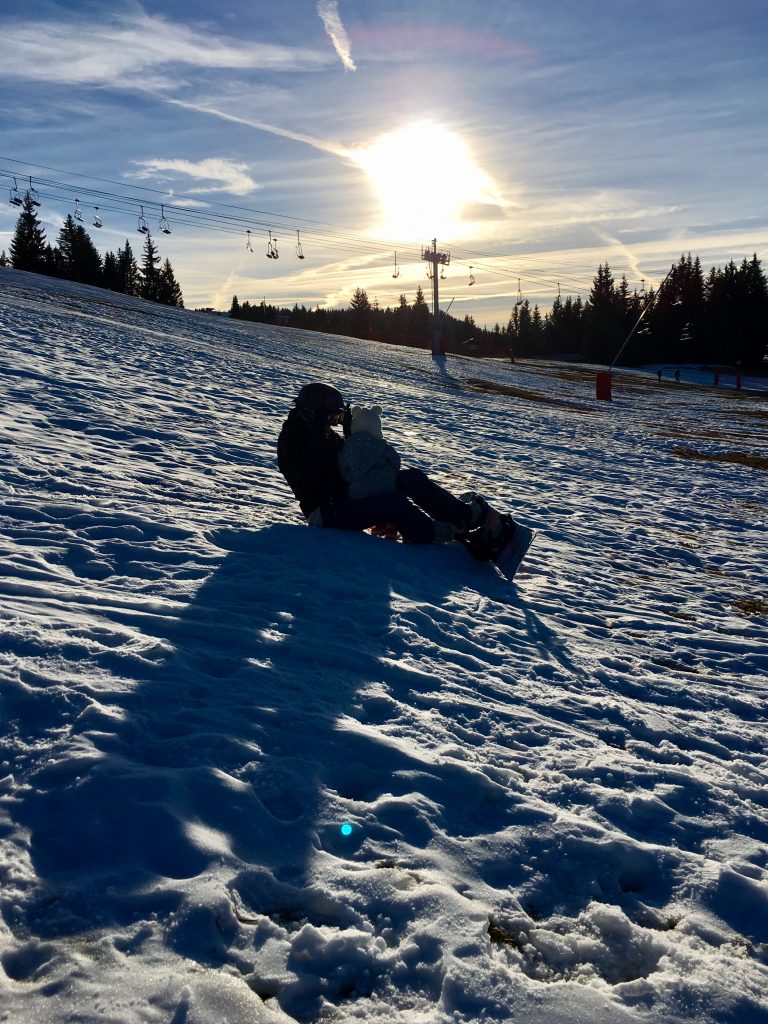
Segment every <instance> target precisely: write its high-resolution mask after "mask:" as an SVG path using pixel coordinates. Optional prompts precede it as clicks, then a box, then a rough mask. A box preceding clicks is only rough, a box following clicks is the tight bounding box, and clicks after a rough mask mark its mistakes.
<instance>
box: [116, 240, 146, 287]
mask: <svg viewBox="0 0 768 1024" xmlns="http://www.w3.org/2000/svg"><path fill="white" fill-rule="evenodd" d="M140 284H141V277H140V275H139V268H138V265H137V263H136V257H135V256H134V255H133V250H132V249H131V243H130V242H129V241H128V239H127V238H126V240H125V248H124V249H118V250H117V287H116V288H115V291H118V292H122V294H123V295H138V294H139V287H140Z"/></svg>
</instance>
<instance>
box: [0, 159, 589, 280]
mask: <svg viewBox="0 0 768 1024" xmlns="http://www.w3.org/2000/svg"><path fill="white" fill-rule="evenodd" d="M0 160H7V161H8V162H11V163H21V161H17V160H14V159H13V158H8V157H0ZM26 166H33V165H29V164H27V165H26ZM34 166H43V167H44V169H52V170H56V168H47V167H45V165H34ZM61 173H74V174H75V176H77V177H82V178H87V177H88V176H86V175H80V174H77V173H76V172H61ZM0 174H6V175H8V177H9V178H11V179H12V178H13V174H12V172H11V171H5V170H4V169H0ZM36 180H37V181H38V183H39V184H41V185H42V184H43V183H44V179H36ZM89 180H92V181H99V182H104V183H108V184H120V185H121V186H122V187H127V188H128V189H130V190H131V191H142V192H150V193H153V194H157V195H162V196H164V197H166V196H167V197H168V198H169V199H170V200H171V201H172V202H173V201H174V200H178V199H182V198H184V196H183V195H182V194H179V195H174V194H172V193H167V192H163V191H161V190H159V189H150V188H147V187H145V186H132V185H128V186H126V185H125V183H117V182H113V181H111V180H110V179H101V178H94V177H90V179H89ZM30 183H31V179H30ZM45 184H46V185H50V186H52V187H54V188H56V189H59V190H64V191H65V192H66V191H68V192H70V193H71V192H74V191H78V192H82V193H83V194H85V192H86V190H85V189H83V188H82V187H76V186H72V185H69V184H67V183H65V182H59V181H50V182H48V181H47V179H46V180H45ZM87 191H88V194H89V195H91V196H93V197H94V198H96V197H100V198H102V199H105V198H108V199H110V200H112V201H113V202H117V203H120V204H123V207H124V208H125V206H131V205H133V209H134V210H135V202H136V201H135V199H132V198H131V197H130V196H124V195H118V194H116V193H110V192H105V191H101V190H97V189H90V188H89V189H88V190H87ZM102 205H104V204H102ZM145 205H147V206H148V207H160V210H161V216H162V215H163V214H164V204H161V203H159V202H156V201H154V200H147V203H146V204H145ZM211 206H213V207H214V209H210V207H209V208H208V209H206V210H203V211H200V210H185V209H184V207H174V219H176V220H177V222H178V223H181V224H185V225H187V226H195V227H204V228H205V229H207V230H212V229H215V228H216V227H219V226H220V225H221V224H230V225H231V228H232V230H234V231H236V232H237V233H239V232H241V231H242V224H243V221H244V220H245V218H242V217H240V216H236V215H233V214H221V213H218V212H216V209H215V208H216V207H219V208H221V209H226V210H236V211H243V212H249V213H251V214H253V213H256V212H258V213H260V214H261V215H263V216H265V217H268V218H269V220H268V221H263V222H260V223H263V224H264V225H265V226H266V224H267V223H269V224H271V225H272V226H273V227H274V228H276V229H278V228H283V229H284V230H285V229H288V228H287V224H286V223H285V222H286V221H288V222H292V223H293V224H295V223H310V224H315V225H319V226H322V225H323V224H324V223H325V222H321V221H309V220H307V219H306V218H289V217H285V216H284V215H274V214H266V213H265V212H264V211H248V210H247V208H245V207H238V206H234V205H233V204H211ZM104 208H105V209H106V208H107V206H106V205H104ZM112 210H113V212H115V208H114V207H113V208H112ZM116 212H120V210H119V209H118V210H117V211H116ZM123 212H127V210H125V209H124V211H123ZM249 220H250V222H251V223H257V222H256V221H254V220H253V219H252V218H249ZM278 222H281V223H278ZM235 225H238V226H237V227H235ZM292 229H295V228H292ZM295 230H297V231H298V229H295ZM304 230H305V232H307V231H308V229H307V228H305V229H304ZM310 230H311V233H312V235H313V237H315V238H316V239H317V240H318V241H319V242H322V243H323V244H324V245H328V246H333V247H334V248H344V247H345V246H346V248H347V249H348V248H349V246H350V244H351V243H355V245H354V247H355V250H356V251H358V252H361V253H364V254H367V255H378V254H381V252H382V244H380V243H378V240H377V241H376V242H374V241H372V240H371V239H370V238H367V239H365V240H364V241H362V240H359V238H358V237H357V236H354V235H351V234H347V233H346V232H340V231H334V230H331V231H320V230H317V229H310ZM361 243H362V244H361ZM408 248H410V246H408V247H406V249H408ZM454 251H455V252H459V253H460V252H467V253H471V252H472V250H454ZM413 253H414V256H413V258H414V259H415V258H416V249H415V248H413ZM478 255H481V254H479V253H478ZM482 256H483V258H485V259H488V260H492V261H494V264H495V265H480V264H473V266H477V267H478V269H482V270H483V272H484V273H487V274H492V275H493V276H495V277H502V278H507V279H508V278H510V277H513V278H514V277H515V276H518V275H517V274H516V273H515V270H517V269H518V268H519V266H520V265H521V264H526V262H527V261H526V256H525V255H524V254H520V255H518V256H510V255H509V254H500V253H483V254H482ZM550 259H552V260H553V261H554V260H555V259H557V258H556V257H551V258H550ZM511 260H514V262H515V263H516V264H517V265H518V266H517V267H509V266H507V265H505V263H506V261H511ZM544 260H545V257H542V256H539V255H537V262H544ZM559 266H560V267H561V268H562V263H560V264H559ZM588 274H589V281H586V280H579V281H576V280H575V279H569V278H566V277H565V275H563V274H562V273H561V275H560V278H561V281H562V282H563V283H567V284H569V285H570V286H572V287H575V288H577V290H579V291H587V292H588V291H589V290H590V288H591V281H592V279H593V270H592V267H591V266H590V268H589V270H588ZM524 276H525V277H526V278H528V279H531V280H535V281H536V283H537V284H552V285H553V287H554V285H555V284H556V281H555V279H554V278H548V277H547V276H546V273H545V272H544V271H542V270H540V269H539V268H537V267H530V265H527V266H526V267H525V274H524Z"/></svg>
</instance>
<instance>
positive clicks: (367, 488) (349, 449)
mask: <svg viewBox="0 0 768 1024" xmlns="http://www.w3.org/2000/svg"><path fill="white" fill-rule="evenodd" d="M350 431H351V433H350V436H349V437H348V438H347V440H346V441H345V443H344V447H343V448H342V450H341V454H340V455H339V470H340V471H341V475H342V476H343V477H344V479H345V480H346V481H347V484H348V485H349V496H350V498H368V497H369V496H370V495H372V494H384V493H385V492H387V491H394V490H395V489H396V483H395V481H396V477H397V473H398V471H399V469H400V456H399V455H398V454H397V452H396V451H395V449H394V448H393V447H392V445H391V444H388V443H387V442H386V441H385V440H384V438H383V437H382V434H381V406H380V405H373V406H371V408H370V409H366V408H363V407H361V406H359V405H356V406H354V407H353V409H352V422H351V424H350Z"/></svg>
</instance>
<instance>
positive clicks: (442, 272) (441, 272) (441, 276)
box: [440, 267, 445, 281]
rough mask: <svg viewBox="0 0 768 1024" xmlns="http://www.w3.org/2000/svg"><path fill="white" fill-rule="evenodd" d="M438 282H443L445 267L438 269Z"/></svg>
mask: <svg viewBox="0 0 768 1024" xmlns="http://www.w3.org/2000/svg"><path fill="white" fill-rule="evenodd" d="M440 280H441V281H445V267H441V268H440Z"/></svg>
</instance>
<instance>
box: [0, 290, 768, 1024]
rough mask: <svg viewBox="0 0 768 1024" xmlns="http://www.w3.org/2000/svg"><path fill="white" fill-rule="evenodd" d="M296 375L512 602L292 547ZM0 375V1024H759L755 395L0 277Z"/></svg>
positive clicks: (766, 892) (763, 834) (329, 552)
mask: <svg viewBox="0 0 768 1024" xmlns="http://www.w3.org/2000/svg"><path fill="white" fill-rule="evenodd" d="M311 379H326V380H329V381H332V382H334V383H336V384H337V386H339V387H340V389H341V390H342V392H343V393H344V394H345V396H346V397H348V398H350V399H352V400H353V401H358V402H359V401H362V402H365V401H369V402H372V401H377V402H379V403H380V404H381V405H382V406H383V408H384V413H383V426H384V431H385V437H386V438H387V439H388V440H390V441H391V442H392V443H393V444H394V445H395V446H396V447H397V448H398V450H399V451H400V453H401V456H402V459H403V463H404V465H417V466H420V467H422V468H424V469H426V470H427V471H429V472H431V474H432V475H433V476H434V477H435V479H437V480H438V481H439V482H441V483H443V484H444V485H445V486H448V487H449V488H451V489H452V490H454V492H457V493H458V492H460V491H462V490H466V489H469V488H476V489H478V490H480V491H482V492H483V493H485V494H486V495H487V496H488V497H489V499H490V500H491V501H492V502H493V503H494V504H496V505H497V506H499V507H503V508H506V509H509V510H511V511H513V512H514V513H515V514H516V515H517V516H518V518H520V519H521V520H522V521H524V522H525V523H527V524H529V525H531V526H534V527H535V528H536V529H537V530H538V531H539V532H538V536H537V539H536V542H535V543H534V546H533V547H532V548H531V551H530V552H529V555H528V558H527V559H526V562H525V563H524V566H523V569H522V570H521V572H520V574H519V577H518V579H517V581H516V584H515V585H510V584H507V583H505V582H504V581H503V580H502V579H501V578H500V577H499V576H498V574H497V573H496V572H495V570H493V569H492V568H491V567H489V566H487V565H479V564H477V563H474V562H472V561H471V560H470V559H468V557H467V556H466V553H465V552H464V551H463V550H462V549H461V548H460V547H458V546H450V547H434V548H416V547H408V546H406V545H402V544H393V543H391V542H387V541H382V540H378V539H375V538H371V537H368V536H367V535H348V534H342V533H334V532H331V531H327V532H326V531H318V530H310V529H307V528H306V526H304V525H303V522H302V520H301V517H300V515H299V514H298V509H297V507H296V506H295V504H294V503H293V500H292V498H291V496H290V494H289V492H288V489H287V487H286V485H285V484H284V482H283V480H282V478H281V477H280V475H279V473H278V471H277V468H276V463H275V440H276V435H277V432H278V431H279V428H280V425H281V422H282V420H283V418H284V415H285V413H286V412H287V411H288V408H289V407H290V403H291V399H292V398H293V396H294V395H295V394H296V393H297V391H298V389H299V387H300V386H301V385H302V384H303V383H305V382H306V381H307V380H311ZM470 380H473V381H480V382H481V383H480V384H469V383H468V381H470ZM482 382H485V383H482ZM499 385H501V386H502V387H513V388H518V389H526V390H527V391H528V392H530V393H532V395H533V397H532V398H524V397H515V396H513V395H510V394H504V393H503V392H502V391H499V390H494V387H496V388H498V386H499ZM0 394H2V405H1V406H0V460H1V464H2V472H1V473H0V563H1V565H2V569H1V571H0V733H1V735H2V750H0V881H1V882H2V889H1V891H0V912H1V915H2V916H1V918H0V967H1V968H2V970H0V1020H7V1021H14V1022H16V1021H18V1022H22V1021H23V1022H26V1021H30V1022H31V1021H33V1020H34V1021H35V1022H46V1024H47V1022H50V1024H64V1022H69V1021H73V1020H77V1021H78V1024H83V1022H110V1024H117V1022H120V1024H122V1022H125V1024H140V1022H141V1024H144V1022H152V1024H154V1022H156V1021H157V1022H160V1021H163V1022H172V1024H222V1022H224V1021H227V1022H230V1024H246V1022H248V1024H252V1022H258V1021H264V1022H271V1021H275V1022H277V1021H290V1020H295V1021H301V1022H309V1021H321V1020H322V1021H334V1022H353V1021H381V1022H386V1024H395V1022H408V1024H411V1022H414V1024H422V1022H423V1024H426V1022H430V1024H432V1022H441V1024H442V1022H449V1021H450V1022H470V1021H473V1022H474V1021H486V1020H488V1021H491V1020H494V1021H510V1020H515V1021H517V1022H523V1024H528V1022H530V1024H533V1022H537V1024H541V1022H547V1024H549V1022H566V1021H567V1022H575V1021H589V1022H606V1024H608V1022H610V1024H614V1022H624V1021H638V1022H639V1021H643V1022H653V1024H657V1022H673V1021H686V1022H688V1021H690V1022H699V1021H703V1022H722V1024H759V1022H765V1021H768V999H767V997H766V993H768V967H767V966H766V964H767V963H768V816H767V813H766V807H767V806H768V791H767V789H766V780H767V775H766V747H765V728H766V717H767V715H766V703H765V697H766V676H767V675H768V672H767V670H768V631H767V630H766V618H765V614H766V613H765V601H766V599H767V598H768V593H766V583H765V552H766V506H767V495H766V475H765V472H763V471H761V470H759V469H755V468H750V467H749V466H743V465H733V464H727V463H716V462H709V461H689V460H683V459H680V458H678V457H676V456H675V455H674V454H673V449H674V447H675V446H676V445H681V444H683V445H687V446H689V447H694V448H696V449H697V450H699V451H701V452H704V453H711V454H716V453H718V452H727V451H733V450H739V451H742V452H746V453H751V454H759V453H761V452H762V453H763V454H764V453H765V451H766V437H767V436H768V401H766V400H765V398H762V397H760V396H759V395H755V394H752V395H750V394H747V393H742V394H736V393H733V392H730V393H729V392H726V391H723V390H720V391H715V390H714V389H710V388H694V387H683V388H675V386H674V385H673V384H671V383H669V382H666V383H664V384H663V385H662V386H659V385H657V382H656V380H655V378H651V377H649V376H644V375H642V374H640V373H636V374H631V373H621V374H618V375H617V378H616V380H615V382H614V398H615V401H614V402H613V403H611V404H607V403H601V404H598V403H596V402H595V401H594V382H593V377H591V376H590V371H589V370H587V371H585V370H584V368H582V367H580V368H578V369H576V370H573V368H569V367H564V366H562V367H561V366H557V365H555V364H550V365H545V364H525V363H523V364H518V365H516V366H510V365H507V364H505V363H503V362H491V361H480V360H472V359H463V358H449V359H448V360H446V361H433V360H432V359H431V358H430V357H429V355H428V354H427V353H425V352H421V351H417V350H413V349H404V348H394V347H388V346H383V345H376V344H373V343H366V342H360V341H355V340H350V339H341V338H334V337H330V336H327V335H320V334H310V333H304V332H298V331H291V330H289V329H285V328H277V327H262V326H259V325H251V324H243V323H237V322H232V321H229V320H228V319H226V318H219V317H213V316H208V315H201V314H194V313H190V312H185V311H177V310H170V309H164V308H162V307H157V306H152V305H150V304H146V303H143V302H140V301H138V300H131V299H127V298H125V297H121V296H117V295H111V294H110V293H107V292H102V291H99V290H96V289H89V288H85V287H82V286H77V285H74V284H72V283H68V282H54V281H51V280H50V279H45V278H36V277H34V276H32V275H26V274H20V273H16V272H12V271H0ZM536 396H540V397H544V398H549V399H554V400H555V401H557V402H560V403H561V404H559V405H558V404H551V405H547V404H543V403H542V401H538V400H535V399H536ZM760 599H762V601H763V605H762V615H760V614H752V611H753V608H752V606H750V604H749V603H748V602H750V601H759V600H760ZM758 610H759V609H758ZM343 822H349V823H351V824H352V825H353V832H352V834H351V836H348V837H345V836H343V835H342V834H341V832H340V825H341V823H343Z"/></svg>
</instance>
